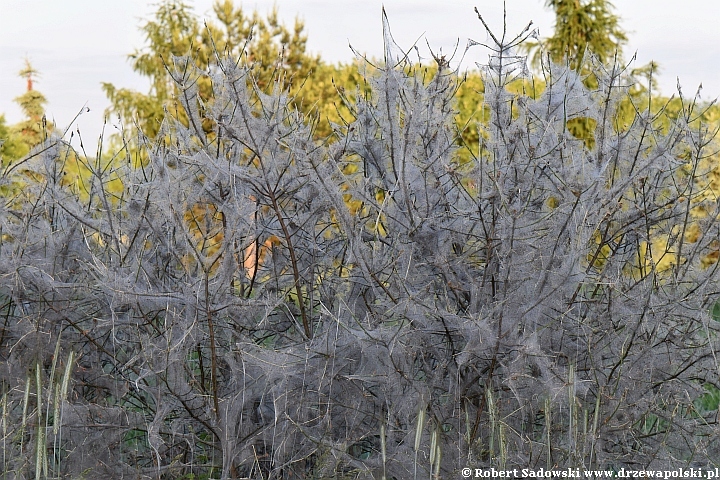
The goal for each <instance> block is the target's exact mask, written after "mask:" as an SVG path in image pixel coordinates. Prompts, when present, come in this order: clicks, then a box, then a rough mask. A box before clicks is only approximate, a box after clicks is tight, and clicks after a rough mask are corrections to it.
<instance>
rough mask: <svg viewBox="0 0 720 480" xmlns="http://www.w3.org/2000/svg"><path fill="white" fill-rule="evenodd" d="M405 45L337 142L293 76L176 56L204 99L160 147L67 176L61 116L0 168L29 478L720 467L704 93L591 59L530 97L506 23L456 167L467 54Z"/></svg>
mask: <svg viewBox="0 0 720 480" xmlns="http://www.w3.org/2000/svg"><path fill="white" fill-rule="evenodd" d="M492 38H494V37H492ZM386 45H387V47H388V48H387V50H388V52H387V53H388V54H387V59H388V62H387V64H386V65H385V66H384V67H381V68H379V69H377V72H376V73H375V74H374V75H373V76H371V77H370V78H369V79H368V81H369V82H370V84H371V87H372V91H373V95H372V96H371V97H368V98H362V96H360V95H359V97H361V98H360V99H359V100H358V101H357V102H356V103H355V104H353V105H351V106H350V107H351V108H352V110H353V112H354V115H355V119H354V120H353V121H352V122H350V123H348V124H347V125H339V126H336V132H335V136H334V137H333V138H331V139H328V141H327V142H325V143H321V144H319V143H317V142H315V141H313V139H312V129H311V122H310V121H308V119H306V118H303V117H302V116H301V115H300V114H298V113H297V112H294V111H292V110H291V109H289V108H288V98H287V96H286V95H285V94H284V93H283V91H282V89H281V88H280V86H279V85H280V84H278V88H277V89H276V91H275V92H274V93H273V94H272V95H265V94H263V93H261V92H259V91H258V90H257V89H255V88H253V81H252V75H251V72H250V71H249V70H248V69H246V68H245V67H243V66H241V65H238V64H237V63H235V62H234V61H233V60H232V59H224V60H222V61H219V62H218V64H217V65H216V66H214V67H213V68H212V69H211V70H210V71H209V72H200V71H197V70H196V69H195V68H194V67H193V65H192V62H191V60H190V59H188V58H178V59H174V61H173V65H171V68H172V69H173V71H174V78H175V81H176V82H177V83H178V87H179V89H180V91H181V92H182V95H181V97H180V98H179V99H178V101H179V102H182V105H183V107H184V108H185V110H186V111H187V112H189V115H188V122H187V123H186V124H183V123H179V122H175V123H172V122H171V121H167V122H166V123H165V124H164V125H163V127H162V129H161V134H160V135H159V136H158V141H157V142H156V143H146V144H144V145H141V147H142V148H143V152H144V157H143V158H145V159H146V161H145V162H141V163H140V164H138V166H137V167H133V165H132V163H133V162H131V161H130V159H129V158H128V159H123V158H116V159H114V160H113V161H111V162H109V163H107V162H106V163H102V162H95V163H93V164H88V165H87V168H88V169H89V170H91V171H92V177H91V178H90V179H89V180H88V179H85V180H84V181H83V182H69V181H68V180H67V178H65V176H64V175H63V165H64V162H66V161H67V159H68V158H69V157H71V156H72V155H73V152H72V150H71V149H70V148H69V146H67V145H65V144H64V143H63V142H62V141H61V140H58V139H55V140H53V141H52V142H48V143H47V144H46V145H45V146H43V147H42V148H41V149H39V150H37V151H36V152H34V154H33V155H32V156H31V157H29V158H28V159H26V160H25V161H24V162H22V163H21V164H18V165H15V166H14V167H12V168H11V169H8V170H7V171H6V172H5V176H4V177H3V181H4V182H6V183H8V182H21V183H22V185H23V188H22V189H19V190H18V189H16V190H14V191H15V192H16V193H14V194H13V196H11V197H7V198H5V199H4V206H3V209H2V210H1V211H0V221H1V222H2V225H1V228H2V232H1V233H2V244H1V245H0V275H2V277H1V278H2V283H0V294H1V295H2V300H3V306H2V314H3V328H2V339H1V343H0V355H2V358H3V367H2V370H0V372H1V373H0V379H1V380H0V381H1V382H2V395H3V400H2V411H3V417H2V418H3V425H2V432H3V458H2V462H3V464H2V465H3V470H4V471H6V472H8V475H9V476H10V477H9V478H30V477H33V476H44V475H47V476H51V477H52V476H58V477H59V476H70V477H72V478H79V477H84V478H110V477H112V478H120V477H127V478H138V477H140V478H197V477H200V476H206V477H212V478H215V477H217V478H248V477H249V478H265V479H267V478H383V477H384V478H388V479H389V478H396V479H404V478H413V477H414V476H419V477H422V478H427V477H428V476H429V475H431V474H432V473H437V474H438V475H439V476H440V477H447V478H451V477H454V476H457V474H458V472H459V471H460V470H461V469H462V468H463V467H467V466H470V467H489V466H495V467H503V468H513V467H522V468H526V467H527V468H539V467H543V468H558V469H561V468H566V467H573V468H587V469H609V468H620V467H623V466H626V467H628V468H638V469H639V468H661V467H662V468H670V467H680V466H688V465H704V466H710V465H713V464H712V462H713V461H714V460H713V459H716V458H718V451H717V449H718V447H717V442H713V438H714V437H713V435H716V434H717V431H716V429H717V426H716V417H715V416H716V412H715V411H711V410H712V408H715V409H717V405H716V404H715V405H712V401H711V400H712V399H711V398H710V399H709V397H708V396H707V395H706V394H705V392H706V391H707V390H710V391H714V392H716V391H717V389H716V388H715V386H714V385H715V384H714V382H715V380H714V379H716V378H717V372H718V363H717V361H716V357H715V349H716V347H717V346H718V342H717V330H718V324H717V317H720V315H715V318H714V317H713V315H714V314H716V313H717V311H718V310H719V309H718V307H716V306H715V305H716V301H717V296H718V281H717V278H718V277H717V267H716V264H715V263H713V262H712V259H713V258H716V255H717V251H718V248H719V245H718V240H717V237H718V225H717V222H716V218H717V215H718V211H717V209H718V205H717V200H716V199H715V197H714V195H712V194H711V192H710V191H708V190H707V189H705V188H703V187H702V185H703V182H702V181H701V179H702V177H703V175H704V173H705V172H704V171H703V170H702V168H703V167H702V166H703V165H704V163H703V161H704V159H705V157H706V156H707V155H708V154H709V152H710V151H711V150H710V146H709V140H708V138H707V136H706V134H705V132H704V131H703V129H702V126H699V125H697V122H693V111H692V109H691V108H690V107H688V109H687V111H686V113H685V115H684V116H683V117H682V118H681V119H680V121H678V122H677V123H676V124H675V125H673V126H672V128H670V130H669V131H667V132H660V131H658V130H657V129H656V128H654V127H653V117H652V114H651V113H649V112H647V111H645V110H643V109H642V108H641V107H638V114H637V116H636V118H635V120H634V122H633V123H632V124H630V125H627V126H619V125H616V118H617V117H616V115H615V112H616V108H617V106H618V102H619V101H621V100H622V99H623V98H624V95H625V94H626V87H625V86H624V85H625V84H626V82H627V80H628V79H627V78H625V77H624V75H623V71H622V69H619V68H617V67H612V68H606V67H603V66H601V65H597V66H596V68H595V72H596V75H597V77H598V81H599V87H598V89H597V90H595V91H588V90H587V89H586V88H585V87H584V85H583V83H582V79H581V78H579V77H578V76H577V74H575V73H574V72H573V71H571V70H568V69H566V68H563V67H561V66H552V67H548V69H547V71H546V81H547V84H546V86H545V89H544V92H543V93H542V95H541V96H539V98H538V99H537V100H533V99H532V98H530V97H529V96H524V95H517V94H511V93H510V92H509V90H508V88H507V87H508V85H509V84H510V83H511V82H513V81H517V80H518V79H522V78H523V75H524V59H521V58H519V57H516V56H514V54H513V53H512V48H513V47H515V46H516V45H515V44H513V43H510V44H503V43H502V42H501V41H498V42H496V43H495V44H494V45H493V48H492V51H491V58H490V62H489V63H488V65H487V66H486V67H485V68H484V72H485V78H484V85H485V92H484V95H485V101H486V102H487V108H488V109H489V111H490V122H489V123H488V124H487V125H484V126H483V127H482V129H483V131H482V132H481V135H480V137H481V145H480V148H479V155H478V157H477V158H475V159H474V160H473V161H472V162H471V163H470V164H467V163H462V162H459V161H458V160H457V159H458V158H459V157H458V156H457V155H456V144H457V142H456V138H457V132H456V131H455V130H454V127H453V123H452V117H453V108H452V106H453V92H454V89H455V88H456V87H457V82H458V79H457V77H456V75H455V74H454V73H453V72H452V71H450V70H449V69H448V65H447V63H446V62H445V61H444V60H443V59H438V68H437V73H436V74H435V75H434V76H433V77H432V78H423V76H422V75H420V74H419V72H420V70H419V69H418V70H413V68H414V67H413V66H412V65H409V64H408V62H407V60H406V59H403V58H402V57H401V56H397V55H395V54H394V53H393V49H394V44H393V43H392V39H391V37H390V36H389V32H387V33H386ZM201 75H206V76H209V77H210V79H211V80H212V84H213V88H214V98H215V100H214V102H213V103H212V104H202V103H201V102H200V101H199V99H198V95H197V86H196V85H197V83H196V82H197V79H198V78H199V77H200V76H201ZM574 118H577V119H591V120H593V121H594V122H595V123H596V125H597V128H596V130H595V132H594V138H593V142H592V148H588V147H587V146H586V144H585V143H584V142H583V141H581V140H578V139H576V138H575V137H573V136H572V135H570V134H569V133H568V132H567V128H566V125H567V122H568V121H570V120H572V119H574ZM116 179H122V188H121V189H118V188H115V187H116V186H117V183H115V187H113V186H112V182H113V181H115V182H117V180H116ZM16 184H17V183H16ZM79 190H82V191H83V194H79ZM700 209H701V210H702V212H703V215H700V214H698V212H699V211H700ZM688 232H692V235H690V234H689V233H688ZM193 476H194V477H193Z"/></svg>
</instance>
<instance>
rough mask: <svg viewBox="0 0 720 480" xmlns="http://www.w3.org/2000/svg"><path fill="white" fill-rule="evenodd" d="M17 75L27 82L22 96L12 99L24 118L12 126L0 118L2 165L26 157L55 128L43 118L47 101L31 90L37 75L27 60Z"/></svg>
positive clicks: (33, 89)
mask: <svg viewBox="0 0 720 480" xmlns="http://www.w3.org/2000/svg"><path fill="white" fill-rule="evenodd" d="M19 75H20V76H21V77H23V78H24V79H25V80H26V81H27V88H26V91H25V93H23V94H22V95H20V96H19V97H16V98H15V102H16V103H17V104H18V105H19V106H20V109H21V110H22V112H23V115H24V119H23V120H22V121H20V122H19V123H17V124H15V125H12V126H7V125H6V123H5V117H4V116H0V139H1V140H3V145H2V147H0V155H2V158H3V163H7V162H11V161H14V160H17V159H19V158H22V157H24V156H25V155H27V154H28V153H29V152H30V149H31V148H32V147H34V146H35V145H37V144H39V143H42V142H43V141H44V140H45V139H47V136H48V134H49V132H51V131H52V130H53V128H54V126H53V125H52V123H50V122H48V121H47V118H46V117H45V105H46V104H47V99H46V98H45V95H43V94H42V93H41V92H39V91H37V90H35V88H34V82H35V81H36V79H37V77H38V76H39V73H38V71H37V70H36V69H35V68H34V67H33V66H32V64H31V63H30V61H29V60H27V59H26V60H25V66H24V67H23V69H22V70H20V72H19Z"/></svg>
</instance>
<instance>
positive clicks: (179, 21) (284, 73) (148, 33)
mask: <svg viewBox="0 0 720 480" xmlns="http://www.w3.org/2000/svg"><path fill="white" fill-rule="evenodd" d="M213 13H214V18H212V19H209V20H207V21H206V22H205V23H204V24H203V23H201V22H200V21H199V19H198V18H197V17H196V16H195V15H194V14H193V12H192V10H191V8H190V6H189V5H188V4H187V3H185V2H183V1H182V0H165V1H163V2H162V3H160V4H159V5H158V9H157V11H156V12H155V15H154V18H152V19H151V20H148V21H146V22H145V23H144V24H143V25H142V27H141V29H142V31H143V32H144V33H145V39H146V42H147V43H146V46H145V47H144V48H143V49H142V50H137V51H136V52H135V53H133V54H131V55H130V56H129V58H130V60H131V62H132V67H133V69H134V70H135V71H136V72H137V73H139V74H140V75H142V76H144V77H147V78H148V79H150V85H151V88H150V91H149V92H148V93H141V92H137V91H134V90H130V89H126V88H118V87H116V86H115V85H113V84H111V83H104V84H103V89H104V91H105V93H106V95H107V96H108V98H109V99H110V102H111V104H112V107H111V110H112V111H113V112H114V113H117V114H119V115H120V117H121V118H122V120H123V121H124V123H125V124H126V125H137V126H138V127H139V128H140V129H141V130H142V132H143V133H144V134H145V135H147V136H148V137H151V138H153V137H155V136H156V135H157V133H158V131H159V127H160V124H161V122H162V120H163V118H165V115H166V113H167V112H170V113H171V114H173V115H176V116H177V117H179V119H180V120H182V119H183V118H184V114H183V112H182V111H179V110H178V108H179V107H178V106H177V103H176V102H174V101H173V97H174V95H175V94H176V93H177V87H176V86H175V85H174V83H173V81H172V78H171V74H170V71H171V68H172V67H171V64H172V61H173V57H176V56H183V55H190V56H191V58H192V61H193V63H194V64H195V66H196V67H197V68H199V69H200V70H201V71H202V70H204V71H207V69H208V68H209V66H210V65H211V63H212V61H213V60H214V59H215V57H216V56H218V55H230V56H232V57H234V58H237V59H238V60H239V61H241V62H244V63H246V64H248V65H250V66H252V68H253V76H254V79H255V82H256V84H257V86H258V87H259V88H260V89H261V90H268V89H271V88H272V86H273V82H274V81H275V80H276V79H281V81H283V82H284V83H285V84H286V85H287V86H290V89H291V92H293V93H297V91H298V90H299V89H300V86H301V85H302V83H303V81H304V80H305V79H307V78H308V77H309V76H310V75H311V74H312V73H313V72H314V71H315V70H316V69H318V68H319V67H320V65H321V62H320V58H319V57H318V56H313V55H310V54H308V53H307V52H306V42H307V37H306V36H305V35H304V33H303V28H304V26H303V24H302V22H300V21H299V20H296V21H295V24H294V27H293V28H292V29H289V28H287V27H286V26H284V25H283V24H281V23H280V21H279V19H278V14H277V10H273V11H272V12H271V13H270V14H269V15H268V16H267V18H262V17H261V16H260V15H258V14H257V12H254V13H252V14H247V13H246V12H245V11H243V9H242V7H236V6H235V5H234V4H233V2H232V1H231V0H218V1H216V2H215V4H214V6H213ZM198 90H199V97H200V100H201V101H203V102H207V101H210V100H211V98H212V85H211V82H210V79H209V78H208V77H200V78H199V79H198ZM309 105H310V104H309V103H308V102H299V104H298V105H296V106H299V107H301V109H303V110H305V111H307V109H308V107H309ZM206 127H208V126H206Z"/></svg>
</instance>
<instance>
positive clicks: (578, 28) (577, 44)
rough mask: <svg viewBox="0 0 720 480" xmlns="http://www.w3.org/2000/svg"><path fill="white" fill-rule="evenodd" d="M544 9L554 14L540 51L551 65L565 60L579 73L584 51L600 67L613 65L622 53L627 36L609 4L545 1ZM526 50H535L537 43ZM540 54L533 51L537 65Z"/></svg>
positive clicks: (600, 0)
mask: <svg viewBox="0 0 720 480" xmlns="http://www.w3.org/2000/svg"><path fill="white" fill-rule="evenodd" d="M545 6H546V7H547V8H551V9H552V10H553V12H554V13H555V24H554V32H553V35H552V36H551V37H549V38H547V39H545V40H544V42H543V52H544V54H546V55H548V56H549V57H550V59H551V60H552V61H553V62H555V63H560V62H563V61H565V60H566V59H567V61H568V62H569V64H570V67H571V68H572V69H574V70H581V69H582V67H583V64H582V61H583V57H584V55H585V51H586V50H589V51H590V52H592V53H593V54H594V55H595V56H596V57H597V58H598V60H600V62H601V63H603V64H607V63H609V62H612V61H613V59H614V58H615V56H616V55H618V56H620V54H621V53H622V46H623V45H624V44H625V43H626V42H627V35H626V34H625V31H624V30H623V29H622V28H621V26H620V17H618V16H617V15H615V14H614V13H613V5H612V3H610V2H609V1H607V0H546V2H545ZM528 47H529V48H533V47H535V48H536V47H537V44H529V45H528ZM540 55H541V51H540V50H538V49H536V50H535V55H534V59H533V60H534V62H535V63H536V64H537V63H539V60H540Z"/></svg>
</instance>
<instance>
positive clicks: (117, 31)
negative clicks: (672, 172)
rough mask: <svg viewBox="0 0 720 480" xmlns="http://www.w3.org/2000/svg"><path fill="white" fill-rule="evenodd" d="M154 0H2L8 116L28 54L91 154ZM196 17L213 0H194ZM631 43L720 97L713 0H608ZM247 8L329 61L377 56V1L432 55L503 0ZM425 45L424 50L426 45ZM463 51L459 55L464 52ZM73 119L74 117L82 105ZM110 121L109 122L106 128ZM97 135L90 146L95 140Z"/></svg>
mask: <svg viewBox="0 0 720 480" xmlns="http://www.w3.org/2000/svg"><path fill="white" fill-rule="evenodd" d="M154 3H155V2H148V1H141V0H62V1H60V0H0V114H2V113H4V114H5V117H6V119H7V121H8V123H9V124H12V123H15V122H17V121H19V120H20V119H21V113H20V110H19V108H18V107H17V105H16V104H15V103H14V102H13V98H15V97H17V96H18V95H21V94H22V93H23V92H24V91H25V81H24V80H23V79H22V78H20V77H18V75H17V72H18V71H20V69H21V68H22V67H23V65H24V59H25V58H26V57H28V58H29V59H30V60H31V62H32V64H33V66H34V67H35V68H36V69H37V70H39V71H40V73H41V77H40V78H39V79H38V80H37V81H36V83H35V88H36V89H37V90H39V91H41V92H42V93H43V94H45V96H46V97H47V99H48V105H47V112H48V118H51V119H54V121H55V123H56V124H57V125H58V126H59V127H62V128H66V127H68V126H71V128H72V129H73V130H75V129H77V128H80V131H81V133H82V136H83V139H84V142H85V145H86V148H88V154H93V153H94V148H95V147H94V145H95V144H96V143H97V138H98V137H99V134H100V131H101V129H102V125H103V111H104V110H105V109H106V108H107V107H108V106H109V103H108V101H107V99H106V98H105V96H104V94H103V92H102V90H101V88H100V83H101V82H110V83H113V84H115V85H116V86H117V87H128V88H133V89H137V90H141V91H143V92H144V93H147V89H148V83H147V81H146V80H145V79H143V78H142V77H139V76H138V75H136V74H135V73H134V72H133V71H132V69H131V68H130V64H129V62H128V61H127V55H128V54H129V53H131V52H133V51H134V50H135V49H137V48H142V47H143V45H144V39H143V37H142V34H141V32H139V30H138V27H139V25H140V24H141V21H142V19H143V18H145V19H147V18H149V17H150V16H151V15H152V12H153V11H154V10H155V7H154V6H153V5H154ZM189 3H191V4H193V5H194V6H195V11H196V13H197V14H198V15H199V16H200V17H203V16H205V14H208V16H209V14H210V13H211V6H212V0H195V1H194V2H189ZM506 3H507V10H508V15H507V23H508V33H509V34H512V33H519V31H520V30H522V28H523V27H524V26H525V25H526V24H527V23H528V22H530V21H533V23H534V25H535V27H536V28H539V30H540V36H541V37H547V36H549V35H551V33H552V22H553V16H552V14H551V12H549V11H547V10H546V9H545V8H544V3H545V1H544V0H507V2H506ZM613 3H614V5H615V11H616V13H617V14H619V15H620V17H621V18H622V23H621V25H622V27H623V28H624V29H625V31H627V32H628V36H629V42H628V45H627V46H626V47H625V56H626V58H629V57H631V56H632V54H633V53H634V52H636V51H637V62H636V65H637V66H640V65H643V64H645V63H647V62H649V61H650V60H655V61H656V62H658V63H659V64H660V67H661V73H660V78H659V80H660V86H661V90H662V93H664V94H666V95H670V94H672V93H673V92H674V91H675V85H676V83H677V77H679V78H680V83H681V84H682V86H683V93H684V95H686V96H691V95H692V94H694V92H695V91H696V89H697V87H698V85H699V84H700V83H701V82H702V84H703V86H704V88H703V93H702V98H703V99H706V100H710V99H713V98H715V97H718V96H720V1H717V0H684V1H682V2H677V0H615V1H614V2H613ZM236 4H242V6H243V7H244V8H245V9H246V10H253V9H257V10H258V11H259V12H261V13H263V14H264V13H267V12H268V11H270V9H271V8H272V5H273V4H275V5H277V7H278V9H279V15H280V18H281V20H283V22H284V23H286V24H287V25H292V23H293V21H294V18H295V17H296V16H300V18H301V19H303V20H304V21H305V31H306V34H307V35H308V37H309V39H308V47H309V50H310V51H311V52H313V53H319V54H320V55H321V56H322V58H323V59H325V60H327V61H330V62H339V61H345V62H347V61H350V60H351V59H352V58H353V54H352V52H351V50H350V48H349V47H348V44H352V46H353V47H354V48H355V49H356V50H358V51H360V52H364V53H367V54H368V56H375V57H382V45H383V43H382V24H381V17H380V12H381V6H382V5H383V4H384V5H385V9H386V11H387V14H388V17H389V20H390V25H391V28H392V33H393V37H394V38H395V40H396V42H397V43H398V44H399V45H400V46H401V47H403V48H409V47H410V46H411V45H412V44H413V43H415V42H416V41H417V44H418V45H419V46H420V47H421V51H424V54H425V55H426V56H428V54H427V47H425V45H426V40H427V42H428V43H429V44H430V46H431V47H433V49H434V50H439V49H440V48H442V50H443V52H444V53H451V52H452V51H453V48H454V45H455V44H456V43H458V42H459V45H460V51H461V52H462V50H463V49H464V46H465V45H466V44H467V39H468V38H473V39H474V40H477V41H482V42H484V41H485V40H486V38H487V36H486V34H485V31H484V29H483V27H482V24H481V23H480V21H479V20H478V19H477V16H476V15H475V13H474V12H473V7H477V8H478V9H479V10H480V13H481V14H482V15H483V17H484V18H485V19H486V21H487V22H488V24H489V25H490V27H491V28H493V29H494V30H496V31H501V30H502V24H503V23H502V22H503V21H502V18H503V17H502V5H503V2H502V1H501V0H435V1H432V0H248V1H244V2H239V1H236ZM422 47H424V49H423V48H422ZM459 56H460V55H458V57H459ZM486 60H487V52H486V51H484V50H483V49H482V48H481V47H476V48H475V49H473V50H471V51H470V52H469V53H468V55H467V56H466V57H465V60H464V64H463V66H464V67H466V68H467V67H471V66H473V65H474V62H481V63H482V62H484V61H486ZM84 106H87V107H88V108H90V113H86V114H83V115H82V116H81V117H80V118H79V119H78V120H76V121H75V122H74V123H72V122H73V118H74V117H75V115H76V114H77V113H78V112H79V111H80V110H82V109H83V107H84ZM107 129H108V130H109V131H110V132H113V131H114V128H113V127H112V122H111V124H110V125H109V126H108V127H107ZM91 145H92V147H90V146H91Z"/></svg>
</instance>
